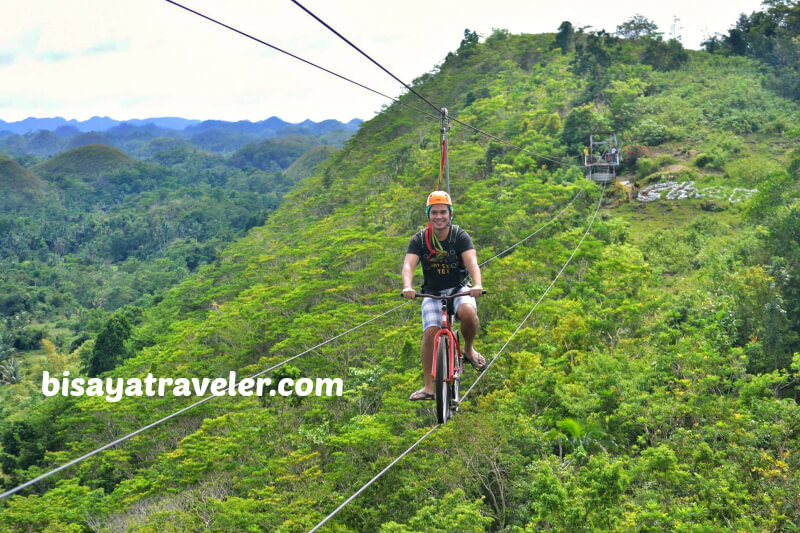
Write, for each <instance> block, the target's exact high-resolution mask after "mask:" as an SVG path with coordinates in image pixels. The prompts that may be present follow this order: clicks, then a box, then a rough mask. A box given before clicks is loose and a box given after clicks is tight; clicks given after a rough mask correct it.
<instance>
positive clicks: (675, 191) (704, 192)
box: [636, 180, 758, 203]
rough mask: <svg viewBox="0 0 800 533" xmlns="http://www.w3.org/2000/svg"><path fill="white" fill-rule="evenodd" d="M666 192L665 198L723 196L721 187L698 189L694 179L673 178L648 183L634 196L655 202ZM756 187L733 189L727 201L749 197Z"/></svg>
mask: <svg viewBox="0 0 800 533" xmlns="http://www.w3.org/2000/svg"><path fill="white" fill-rule="evenodd" d="M664 192H666V199H667V200H685V199H687V198H715V199H722V198H725V195H726V193H725V191H724V189H723V187H706V188H705V189H698V188H697V187H695V184H694V181H691V180H690V181H684V182H680V183H679V182H677V181H674V180H670V181H665V182H663V183H656V184H655V185H650V186H649V187H645V188H644V189H642V190H640V191H639V195H638V196H637V197H636V199H637V200H639V201H640V202H655V201H656V200H660V199H661V195H662V194H663V193H664ZM757 192H758V189H739V188H736V189H734V190H733V193H731V195H730V196H728V201H729V202H731V203H736V202H741V201H742V200H746V199H748V198H750V197H751V196H752V195H753V194H755V193H757Z"/></svg>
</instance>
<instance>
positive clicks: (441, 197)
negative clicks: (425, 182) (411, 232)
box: [425, 191, 453, 216]
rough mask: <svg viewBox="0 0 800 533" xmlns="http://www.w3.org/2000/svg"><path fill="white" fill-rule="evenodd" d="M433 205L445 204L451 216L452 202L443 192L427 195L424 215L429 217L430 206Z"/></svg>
mask: <svg viewBox="0 0 800 533" xmlns="http://www.w3.org/2000/svg"><path fill="white" fill-rule="evenodd" d="M434 204H445V205H447V206H449V207H450V214H451V215H452V214H453V201H452V200H451V199H450V195H449V194H447V193H446V192H444V191H433V192H432V193H430V194H429V195H428V202H427V203H426V204H425V214H426V215H428V216H430V212H431V206H432V205H434Z"/></svg>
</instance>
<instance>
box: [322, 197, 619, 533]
mask: <svg viewBox="0 0 800 533" xmlns="http://www.w3.org/2000/svg"><path fill="white" fill-rule="evenodd" d="M605 190H606V187H605V185H603V190H602V191H601V193H600V199H599V200H598V202H597V208H596V209H595V211H594V215H592V220H591V221H590V222H589V225H588V226H587V228H586V231H585V232H584V233H583V236H582V237H581V240H580V241H578V245H577V246H575V249H574V250H573V251H572V254H571V255H570V256H569V258H568V259H567V262H566V263H564V266H562V267H561V270H559V271H558V274H556V277H555V278H553V281H552V282H551V283H550V285H549V286H548V287H547V289H546V290H545V291H544V293H542V296H541V297H540V298H539V300H538V301H537V302H536V304H535V305H534V306H533V308H532V309H531V310H530V311H529V312H528V314H527V315H525V318H523V319H522V322H520V324H519V326H517V329H515V330H514V333H512V334H511V336H510V337H509V338H508V340H507V341H506V342H505V344H503V346H502V348H500V351H498V352H497V354H496V355H495V356H494V357H493V358H492V362H491V363H489V365H487V366H486V368H485V369H484V370H483V372H481V373H480V374H479V375H478V378H477V379H476V380H475V383H473V384H472V387H474V386H475V384H476V383H478V381H479V380H480V378H481V377H482V376H483V375H484V374H486V371H487V370H489V366H491V364H492V363H494V361H495V360H496V359H497V358H498V357H499V356H500V354H501V353H502V352H503V350H505V348H506V346H508V344H509V343H510V342H511V340H512V339H513V338H514V337H515V336H516V334H517V333H518V332H519V330H520V329H522V326H523V325H524V324H525V322H527V321H528V318H530V316H531V315H532V314H533V312H534V311H535V310H536V308H537V307H539V304H540V303H541V302H542V300H543V299H544V297H545V296H547V293H548V292H550V289H552V288H553V285H555V283H556V281H558V278H559V277H561V274H562V273H563V272H564V270H565V269H566V268H567V266H568V265H569V264H570V262H571V261H572V258H573V257H575V254H576V253H577V252H578V249H579V248H580V247H581V245H582V244H583V241H584V240H585V239H586V236H587V235H589V232H590V231H591V229H592V226H593V225H594V221H595V219H596V218H597V213H598V212H599V211H600V205H601V204H602V203H603V193H605ZM472 387H470V388H469V389H467V392H466V393H464V396H462V397H461V399H462V401H463V399H464V398H465V397H466V396H467V394H469V391H471V390H472ZM440 427H442V424H436V425H435V426H433V427H432V428H431V429H429V430H428V432H427V433H425V434H424V435H423V436H422V437H420V438H419V439H418V440H417V441H416V442H415V443H414V444H412V445H411V446H409V447H408V448H407V449H406V451H404V452H403V453H401V454H400V455H399V456H397V457H396V458H395V459H394V460H393V461H392V462H391V463H389V464H388V465H387V466H386V467H385V468H384V469H383V470H381V471H380V472H378V473H377V474H376V475H375V476H373V477H372V479H370V480H369V481H367V483H365V484H364V485H362V486H361V488H360V489H358V490H357V491H356V492H354V493H353V494H352V495H351V496H350V497H349V498H347V499H346V500H345V501H344V502H342V504H341V505H339V506H338V507H337V508H336V509H334V510H333V511H332V512H331V513H330V514H328V515H327V516H326V517H325V518H323V519H322V521H320V522H319V523H318V524H317V525H316V526H314V527H313V528H312V529H310V530H309V531H308V533H314V532H315V531H317V530H319V528H320V527H322V526H323V525H324V524H325V523H326V522H328V520H330V519H331V518H333V517H334V516H336V515H337V514H338V513H339V511H341V510H342V509H344V508H345V507H346V506H347V505H348V504H350V502H352V501H353V500H354V499H356V498H357V497H358V496H359V495H360V494H361V493H362V492H364V491H365V490H366V489H367V487H369V486H370V485H372V484H373V483H374V482H375V481H377V480H378V479H379V478H380V477H382V476H383V475H384V474H385V473H386V472H388V471H389V470H390V469H391V468H392V467H393V466H394V465H396V464H397V463H398V462H400V460H401V459H403V457H405V456H406V455H408V454H409V453H411V452H412V451H413V450H414V448H416V447H417V446H419V444H420V443H421V442H422V441H424V440H425V439H426V438H428V436H430V435H431V434H432V433H433V432H434V431H436V430H437V429H439V428H440Z"/></svg>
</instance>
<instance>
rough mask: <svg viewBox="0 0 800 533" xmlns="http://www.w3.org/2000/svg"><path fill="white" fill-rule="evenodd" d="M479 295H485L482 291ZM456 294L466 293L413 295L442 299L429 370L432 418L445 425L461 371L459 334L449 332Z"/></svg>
mask: <svg viewBox="0 0 800 533" xmlns="http://www.w3.org/2000/svg"><path fill="white" fill-rule="evenodd" d="M482 294H486V291H483V292H482ZM459 296H469V292H460V293H458V294H450V295H445V296H440V295H438V294H422V293H417V297H422V298H433V299H434V300H439V301H441V302H442V327H441V329H439V331H437V332H436V337H435V338H434V340H433V364H432V369H431V373H432V375H433V381H434V396H435V397H436V421H437V422H438V423H439V424H446V423H447V421H448V420H450V418H452V416H453V413H454V412H456V411H458V406H459V402H460V401H461V391H460V386H461V374H462V373H463V372H464V352H462V351H461V334H460V332H458V331H453V315H454V314H455V312H454V311H453V301H454V300H455V299H456V298H458V297H459Z"/></svg>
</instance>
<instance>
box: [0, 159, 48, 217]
mask: <svg viewBox="0 0 800 533" xmlns="http://www.w3.org/2000/svg"><path fill="white" fill-rule="evenodd" d="M0 191H2V194H0V208H2V209H3V210H6V209H11V208H17V207H21V206H24V205H25V204H29V203H32V202H34V203H35V202H38V201H39V200H41V199H42V198H43V197H44V192H45V183H44V182H43V181H42V180H41V179H39V176H37V175H36V174H34V173H33V172H31V171H30V170H28V169H27V168H25V167H23V166H22V165H20V164H19V163H17V162H16V161H14V160H13V159H10V158H8V157H5V156H3V155H0Z"/></svg>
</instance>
